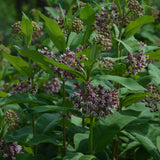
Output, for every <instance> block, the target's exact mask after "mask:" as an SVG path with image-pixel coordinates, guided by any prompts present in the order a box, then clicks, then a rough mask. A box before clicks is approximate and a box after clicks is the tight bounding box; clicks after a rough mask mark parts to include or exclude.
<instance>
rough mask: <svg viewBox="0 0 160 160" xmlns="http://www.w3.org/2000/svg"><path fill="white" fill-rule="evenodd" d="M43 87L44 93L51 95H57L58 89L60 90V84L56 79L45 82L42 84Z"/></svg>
mask: <svg viewBox="0 0 160 160" xmlns="http://www.w3.org/2000/svg"><path fill="white" fill-rule="evenodd" d="M43 87H45V92H46V93H49V94H51V95H52V94H53V93H55V92H56V93H58V92H59V90H60V88H61V84H60V81H59V79H58V78H52V80H51V81H47V82H43Z"/></svg>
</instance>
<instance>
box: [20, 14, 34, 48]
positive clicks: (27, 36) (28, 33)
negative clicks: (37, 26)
mask: <svg viewBox="0 0 160 160" xmlns="http://www.w3.org/2000/svg"><path fill="white" fill-rule="evenodd" d="M21 31H22V33H23V35H24V42H25V44H26V46H27V48H29V45H30V44H31V41H32V32H33V26H32V22H31V21H30V20H29V18H28V17H27V16H26V15H25V14H24V13H23V17H22V22H21Z"/></svg>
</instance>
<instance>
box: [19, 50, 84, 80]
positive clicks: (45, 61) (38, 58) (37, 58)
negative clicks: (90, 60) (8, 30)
mask: <svg viewBox="0 0 160 160" xmlns="http://www.w3.org/2000/svg"><path fill="white" fill-rule="evenodd" d="M17 50H18V52H19V53H20V54H21V55H22V56H24V57H28V58H31V59H32V60H33V61H34V62H36V63H37V64H38V65H39V66H40V67H41V68H43V69H44V70H45V71H47V72H49V73H50V74H53V69H51V68H50V67H49V66H50V65H51V64H53V65H54V66H56V67H58V68H61V69H63V70H66V71H68V72H70V73H72V74H74V75H76V76H77V77H81V78H83V79H85V76H84V75H83V74H82V73H80V72H78V71H76V70H74V69H72V68H70V67H69V66H67V65H65V64H62V63H58V62H56V61H54V60H52V59H50V58H48V57H46V56H44V55H42V54H41V53H39V52H38V51H34V50H20V49H17Z"/></svg>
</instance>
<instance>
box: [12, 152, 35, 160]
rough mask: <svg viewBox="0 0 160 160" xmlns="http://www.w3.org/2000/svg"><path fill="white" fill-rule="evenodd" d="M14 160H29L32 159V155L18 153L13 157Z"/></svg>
mask: <svg viewBox="0 0 160 160" xmlns="http://www.w3.org/2000/svg"><path fill="white" fill-rule="evenodd" d="M15 157H16V160H22V159H23V160H31V159H33V155H32V154H28V153H19V154H16V155H15Z"/></svg>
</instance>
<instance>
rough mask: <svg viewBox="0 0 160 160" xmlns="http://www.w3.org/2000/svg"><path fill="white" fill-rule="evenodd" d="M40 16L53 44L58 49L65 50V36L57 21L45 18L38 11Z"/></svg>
mask: <svg viewBox="0 0 160 160" xmlns="http://www.w3.org/2000/svg"><path fill="white" fill-rule="evenodd" d="M40 16H41V18H42V19H43V20H44V21H45V26H46V30H47V33H48V35H49V36H50V38H51V40H52V41H53V43H54V44H55V46H56V47H57V48H58V49H59V50H60V51H65V49H66V42H65V38H64V35H63V32H62V30H61V29H60V27H59V25H58V24H57V22H56V21H54V20H53V19H50V18H47V17H46V16H44V15H43V14H42V13H40Z"/></svg>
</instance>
